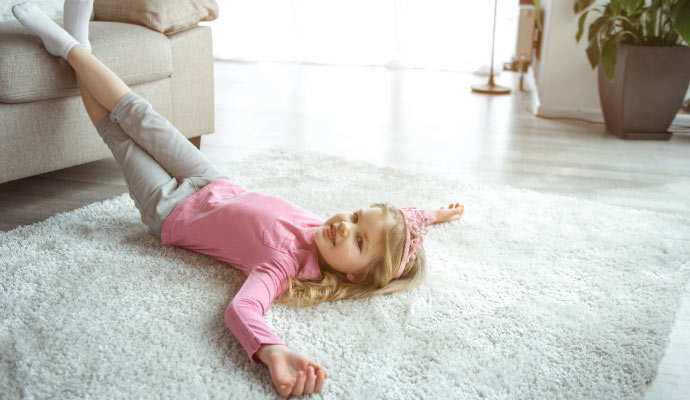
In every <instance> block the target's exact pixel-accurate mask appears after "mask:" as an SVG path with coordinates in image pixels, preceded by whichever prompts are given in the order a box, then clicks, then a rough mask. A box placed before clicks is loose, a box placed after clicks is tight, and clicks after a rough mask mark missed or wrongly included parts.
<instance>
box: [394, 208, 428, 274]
mask: <svg viewBox="0 0 690 400" xmlns="http://www.w3.org/2000/svg"><path fill="white" fill-rule="evenodd" d="M400 212H402V215H403V217H405V252H404V253H403V257H402V262H401V263H400V268H398V272H397V273H396V274H395V277H394V278H393V279H398V278H400V275H402V273H403V270H404V269H405V265H407V263H408V262H409V261H410V260H411V259H413V258H415V256H416V255H417V252H418V251H419V249H421V248H422V242H424V235H426V234H427V232H429V229H427V226H429V225H430V224H431V223H432V222H433V221H434V219H435V218H433V217H432V216H431V215H429V213H428V212H427V211H426V210H420V209H418V208H415V207H403V208H400Z"/></svg>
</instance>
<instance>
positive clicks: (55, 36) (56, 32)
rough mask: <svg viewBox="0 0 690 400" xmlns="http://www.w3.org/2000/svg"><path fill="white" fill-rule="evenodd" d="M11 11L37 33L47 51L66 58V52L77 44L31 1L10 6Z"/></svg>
mask: <svg viewBox="0 0 690 400" xmlns="http://www.w3.org/2000/svg"><path fill="white" fill-rule="evenodd" d="M12 13H13V14H14V16H15V17H16V18H17V19H18V20H19V22H21V23H22V25H24V27H25V28H26V29H28V30H29V31H31V32H32V33H34V34H36V35H38V37H40V38H41V40H42V41H43V45H44V46H45V47H46V50H48V53H50V54H52V55H54V56H60V57H62V58H64V59H67V53H69V51H70V50H72V47H74V46H76V45H77V44H79V42H77V40H76V39H74V38H73V37H72V36H70V34H69V33H67V32H66V31H65V30H64V29H62V27H61V26H60V25H58V24H56V23H55V21H53V20H52V19H50V17H48V16H47V15H46V14H45V13H44V12H43V10H41V9H40V8H38V7H36V6H35V5H34V4H31V3H21V4H17V5H16V6H14V7H12Z"/></svg>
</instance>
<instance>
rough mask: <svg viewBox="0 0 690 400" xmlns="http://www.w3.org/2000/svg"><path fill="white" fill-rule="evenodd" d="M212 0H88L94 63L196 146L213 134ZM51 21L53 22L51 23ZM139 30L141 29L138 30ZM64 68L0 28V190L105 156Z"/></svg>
mask: <svg viewBox="0 0 690 400" xmlns="http://www.w3.org/2000/svg"><path fill="white" fill-rule="evenodd" d="M217 7H218V6H217V4H216V3H215V1H214V0H201V1H199V0H196V1H193V0H96V1H95V3H94V14H93V15H94V17H93V21H92V22H91V23H90V33H89V40H90V41H91V45H92V48H93V54H94V55H96V56H97V57H98V58H99V59H101V61H103V63H104V64H105V65H107V66H108V67H109V68H111V69H112V70H113V71H115V73H117V74H118V76H120V77H121V78H122V79H123V80H124V81H125V83H127V84H128V85H130V86H131V87H132V89H133V90H134V91H135V92H137V93H138V94H140V95H141V96H143V97H144V98H146V99H148V100H149V101H150V102H151V103H152V104H153V106H154V108H155V109H156V110H157V111H158V112H159V113H160V114H161V115H163V116H164V117H166V118H168V119H169V120H170V121H171V122H172V123H173V124H174V125H175V126H176V127H177V128H178V129H179V130H180V132H182V133H183V134H184V135H185V136H186V137H187V138H190V140H192V142H193V143H194V144H195V145H196V146H197V147H199V146H200V136H201V135H203V134H206V133H211V132H213V131H214V112H213V110H214V99H213V55H212V47H211V43H212V42H211V30H210V28H208V27H205V26H198V25H197V23H198V22H199V21H203V20H212V19H215V18H217V15H218V14H217V13H218V8H217ZM58 22H59V23H61V21H58ZM144 25H145V26H144ZM110 156H111V154H110V151H109V150H108V147H107V146H106V145H105V144H104V143H103V141H102V140H101V138H100V137H99V136H98V133H97V132H96V130H95V128H94V127H93V125H92V124H91V122H90V120H89V118H88V116H87V114H86V111H85V110H84V107H83V105H82V102H81V97H80V96H79V90H78V89H77V84H76V80H75V78H74V72H73V71H72V69H71V67H70V66H69V65H68V64H67V63H66V61H65V60H63V59H62V58H59V57H54V56H51V55H49V54H48V53H46V51H45V50H44V48H43V45H42V44H41V42H40V39H39V38H38V37H36V36H33V35H31V34H30V33H29V32H28V31H26V29H24V27H23V26H21V25H20V24H19V23H18V22H16V21H9V22H4V23H0V183H2V182H7V181H10V180H14V179H19V178H23V177H27V176H31V175H36V174H40V173H44V172H49V171H54V170H57V169H62V168H66V167H71V166H74V165H78V164H83V163H87V162H91V161H95V160H99V159H102V158H106V157H110Z"/></svg>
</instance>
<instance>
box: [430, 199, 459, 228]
mask: <svg viewBox="0 0 690 400" xmlns="http://www.w3.org/2000/svg"><path fill="white" fill-rule="evenodd" d="M464 212H465V206H463V205H462V204H460V203H455V204H453V203H450V205H449V206H448V208H444V207H441V208H440V209H438V210H429V215H431V216H432V217H434V218H435V220H434V222H432V224H440V223H441V222H450V221H455V220H458V219H460V218H462V214H463V213H464Z"/></svg>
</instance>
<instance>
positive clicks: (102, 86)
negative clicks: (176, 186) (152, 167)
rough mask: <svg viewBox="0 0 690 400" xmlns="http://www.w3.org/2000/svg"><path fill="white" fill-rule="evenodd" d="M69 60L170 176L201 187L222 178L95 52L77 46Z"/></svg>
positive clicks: (89, 88) (88, 87) (112, 114)
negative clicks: (192, 181)
mask: <svg viewBox="0 0 690 400" xmlns="http://www.w3.org/2000/svg"><path fill="white" fill-rule="evenodd" d="M67 61H68V62H69V63H70V65H71V66H72V68H74V71H75V72H76V74H77V77H78V79H79V80H80V81H81V82H82V84H83V87H84V88H85V89H86V90H87V91H88V92H90V93H91V95H92V96H93V98H94V99H96V101H97V102H98V103H100V104H101V105H102V106H103V107H105V108H106V109H107V110H108V111H109V112H110V118H111V119H112V120H114V121H116V122H118V123H119V124H120V125H121V126H122V128H123V129H124V131H125V132H126V133H127V134H128V135H129V136H130V137H131V138H132V139H134V141H135V142H137V143H138V144H139V145H140V146H141V147H143V148H144V149H145V150H146V151H147V152H149V153H150V154H151V155H152V156H153V158H154V159H156V160H157V161H158V163H160V164H161V165H162V166H163V167H164V168H165V169H166V170H167V171H168V172H169V173H170V175H172V176H174V177H175V178H177V179H178V180H180V181H182V180H184V179H188V178H189V179H192V180H194V181H195V184H196V185H198V186H203V185H204V184H205V183H208V182H210V181H211V180H214V179H217V178H219V177H222V176H221V174H220V172H219V171H218V169H217V168H216V167H215V166H214V165H213V164H212V163H211V162H210V161H209V160H208V159H207V158H206V156H205V155H204V154H203V153H201V152H200V151H199V150H198V149H197V148H196V147H194V145H193V144H192V143H191V142H190V141H189V140H187V138H185V137H184V135H182V134H181V133H180V132H179V131H178V130H177V129H176V128H175V127H174V126H173V125H172V124H171V123H170V122H169V121H168V120H166V119H165V118H163V117H162V116H161V115H160V114H158V113H157V112H156V111H155V110H154V109H153V107H152V106H151V104H150V103H149V102H148V101H146V100H144V99H143V98H141V97H139V96H137V95H136V94H135V93H134V92H132V91H131V90H130V89H129V87H127V85H126V84H125V83H124V82H123V81H122V80H121V79H120V78H119V77H118V76H117V75H115V73H113V72H112V71H111V70H110V69H108V67H106V66H105V65H103V64H102V63H101V62H100V61H99V60H98V59H97V58H96V57H94V56H93V55H92V54H91V53H89V52H88V51H86V50H85V49H83V48H81V47H80V46H75V47H74V48H72V50H71V51H70V52H69V53H68V55H67ZM92 120H93V118H92Z"/></svg>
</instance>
